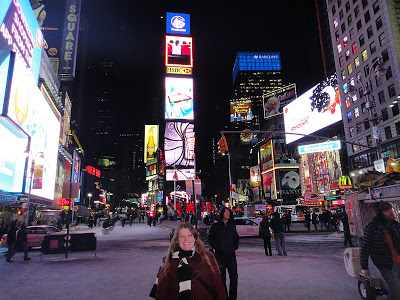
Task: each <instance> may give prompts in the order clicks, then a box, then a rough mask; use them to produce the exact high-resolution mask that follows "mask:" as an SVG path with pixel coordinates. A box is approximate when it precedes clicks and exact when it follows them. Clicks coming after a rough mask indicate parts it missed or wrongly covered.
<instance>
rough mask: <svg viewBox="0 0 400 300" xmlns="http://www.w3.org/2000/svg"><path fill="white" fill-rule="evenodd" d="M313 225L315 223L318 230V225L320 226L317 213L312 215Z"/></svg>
mask: <svg viewBox="0 0 400 300" xmlns="http://www.w3.org/2000/svg"><path fill="white" fill-rule="evenodd" d="M311 223H313V225H314V228H315V230H317V229H318V228H317V225H318V215H317V214H316V213H313V214H312V215H311Z"/></svg>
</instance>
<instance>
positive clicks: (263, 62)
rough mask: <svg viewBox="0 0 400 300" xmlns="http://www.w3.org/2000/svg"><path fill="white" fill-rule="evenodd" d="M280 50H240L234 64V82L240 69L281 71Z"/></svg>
mask: <svg viewBox="0 0 400 300" xmlns="http://www.w3.org/2000/svg"><path fill="white" fill-rule="evenodd" d="M280 70H281V55H280V53H279V52H238V54H237V55H236V61H235V65H234V66H233V82H235V79H236V76H237V74H238V72H239V71H280Z"/></svg>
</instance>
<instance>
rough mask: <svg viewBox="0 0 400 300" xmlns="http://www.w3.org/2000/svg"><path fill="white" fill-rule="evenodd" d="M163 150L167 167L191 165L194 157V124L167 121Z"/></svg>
mask: <svg viewBox="0 0 400 300" xmlns="http://www.w3.org/2000/svg"><path fill="white" fill-rule="evenodd" d="M164 150H165V162H166V164H167V167H170V166H176V167H193V166H194V159H195V156H194V150H195V134H194V124H190V123H182V122H167V123H166V124H165V136H164Z"/></svg>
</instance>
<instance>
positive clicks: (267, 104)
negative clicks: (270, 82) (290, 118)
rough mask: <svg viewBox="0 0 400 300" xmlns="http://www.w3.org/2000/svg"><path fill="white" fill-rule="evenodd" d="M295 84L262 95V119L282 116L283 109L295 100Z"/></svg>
mask: <svg viewBox="0 0 400 300" xmlns="http://www.w3.org/2000/svg"><path fill="white" fill-rule="evenodd" d="M296 97H297V94H296V84H291V85H288V86H285V87H283V88H280V89H277V90H274V91H272V92H270V93H267V94H264V95H263V104H264V118H265V119H266V118H269V117H272V116H275V115H279V114H282V111H283V107H284V106H285V105H287V104H289V103H290V102H291V101H293V100H294V99H296Z"/></svg>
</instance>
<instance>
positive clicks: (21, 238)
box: [17, 223, 31, 260]
mask: <svg viewBox="0 0 400 300" xmlns="http://www.w3.org/2000/svg"><path fill="white" fill-rule="evenodd" d="M17 250H22V251H24V260H30V259H31V258H30V257H29V256H28V252H29V248H28V234H27V232H26V226H25V223H22V225H21V227H20V229H19V230H18V232H17Z"/></svg>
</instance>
